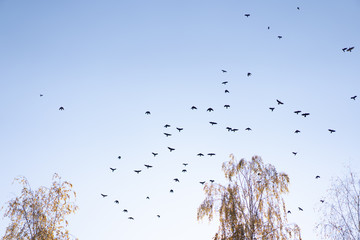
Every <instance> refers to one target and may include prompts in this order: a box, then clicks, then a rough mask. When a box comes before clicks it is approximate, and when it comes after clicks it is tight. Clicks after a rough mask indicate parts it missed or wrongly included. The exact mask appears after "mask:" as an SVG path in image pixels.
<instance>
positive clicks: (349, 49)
mask: <svg viewBox="0 0 360 240" xmlns="http://www.w3.org/2000/svg"><path fill="white" fill-rule="evenodd" d="M354 48H355V47H350V48H348V49H347V50H346V51H348V52H351V51H352V50H353V49H354Z"/></svg>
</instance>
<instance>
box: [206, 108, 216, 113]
mask: <svg viewBox="0 0 360 240" xmlns="http://www.w3.org/2000/svg"><path fill="white" fill-rule="evenodd" d="M206 111H208V112H213V111H214V109H212V108H208V109H207V110H206Z"/></svg>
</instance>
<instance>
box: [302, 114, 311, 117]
mask: <svg viewBox="0 0 360 240" xmlns="http://www.w3.org/2000/svg"><path fill="white" fill-rule="evenodd" d="M309 115H310V113H303V114H301V116H303V117H307V116H309Z"/></svg>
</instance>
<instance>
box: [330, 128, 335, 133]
mask: <svg viewBox="0 0 360 240" xmlns="http://www.w3.org/2000/svg"><path fill="white" fill-rule="evenodd" d="M328 131H329V132H330V133H334V132H336V131H335V130H334V129H328Z"/></svg>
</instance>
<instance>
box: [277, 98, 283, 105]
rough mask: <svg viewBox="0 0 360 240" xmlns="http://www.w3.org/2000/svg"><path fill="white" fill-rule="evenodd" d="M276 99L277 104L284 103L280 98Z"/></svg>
mask: <svg viewBox="0 0 360 240" xmlns="http://www.w3.org/2000/svg"><path fill="white" fill-rule="evenodd" d="M276 101H277V104H278V105H282V104H284V103H283V102H281V101H280V100H278V99H276Z"/></svg>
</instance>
